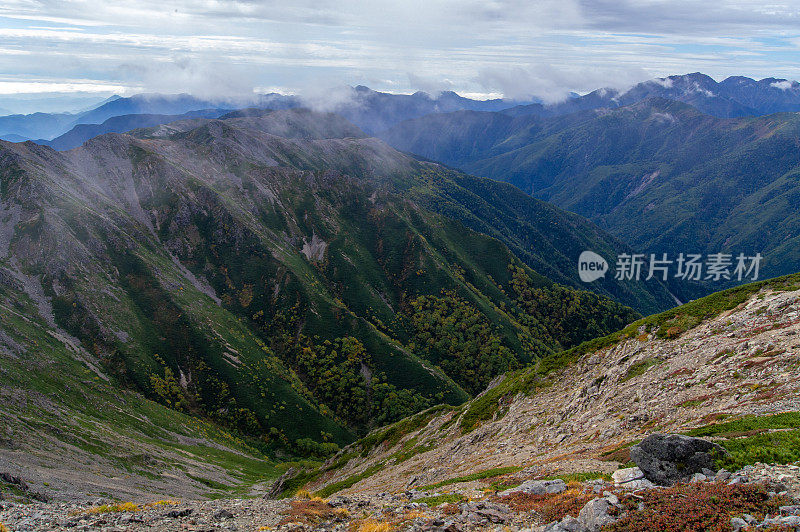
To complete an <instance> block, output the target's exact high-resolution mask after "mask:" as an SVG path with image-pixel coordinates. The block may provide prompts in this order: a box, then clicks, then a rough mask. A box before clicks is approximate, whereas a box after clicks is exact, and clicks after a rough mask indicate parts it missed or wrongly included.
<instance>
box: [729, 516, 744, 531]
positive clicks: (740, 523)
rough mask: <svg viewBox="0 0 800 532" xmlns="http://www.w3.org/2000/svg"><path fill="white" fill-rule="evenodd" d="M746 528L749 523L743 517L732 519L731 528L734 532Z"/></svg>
mask: <svg viewBox="0 0 800 532" xmlns="http://www.w3.org/2000/svg"><path fill="white" fill-rule="evenodd" d="M745 527H747V521H745V520H744V519H742V518H741V517H734V518H733V519H731V528H733V532H739V530H741V529H743V528H745Z"/></svg>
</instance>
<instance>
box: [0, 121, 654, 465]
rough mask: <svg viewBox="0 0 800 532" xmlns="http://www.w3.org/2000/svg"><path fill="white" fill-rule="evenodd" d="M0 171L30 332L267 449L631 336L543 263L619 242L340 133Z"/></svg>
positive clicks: (293, 130)
mask: <svg viewBox="0 0 800 532" xmlns="http://www.w3.org/2000/svg"><path fill="white" fill-rule="evenodd" d="M0 171H2V175H1V177H2V189H1V190H0V193H1V194H2V217H1V218H0V220H2V231H0V235H2V239H0V244H2V246H0V251H2V253H0V272H1V273H3V275H4V278H5V279H8V280H11V281H9V283H8V286H7V288H6V289H7V290H9V293H10V294H13V295H14V297H16V298H20V299H21V298H25V297H27V298H30V299H32V300H33V302H34V303H35V306H36V309H37V314H38V317H37V316H34V317H33V318H35V319H38V320H44V321H45V322H46V323H47V324H48V327H49V328H51V329H52V330H53V331H56V332H57V333H58V334H69V335H71V336H74V337H75V338H77V340H78V341H79V342H80V344H81V345H82V346H83V348H85V349H86V351H87V352H89V353H91V354H92V356H94V357H97V359H98V360H99V364H100V367H102V368H103V369H104V371H106V372H107V373H108V374H109V375H110V378H111V379H112V380H113V382H115V383H118V384H121V385H123V386H126V387H127V388H130V389H132V390H137V391H139V392H141V393H142V394H144V395H145V396H146V397H149V398H151V399H153V400H155V401H157V402H159V403H161V404H163V405H166V406H168V407H170V408H172V409H174V410H177V411H181V412H184V413H188V414H193V415H199V416H202V417H204V418H206V419H209V420H211V421H214V422H216V423H218V424H220V425H223V426H225V427H228V428H230V429H232V430H235V431H237V432H239V433H241V434H245V435H248V436H250V437H257V438H259V439H260V441H261V444H262V445H266V446H267V448H271V449H277V448H280V449H286V448H288V449H289V450H290V451H292V452H294V453H299V454H310V455H323V454H325V453H327V452H329V450H330V449H331V446H332V444H333V443H338V444H341V443H344V442H347V441H350V440H351V439H352V438H353V437H354V435H356V434H358V433H363V431H364V430H366V429H368V428H369V427H372V426H374V425H376V424H381V423H385V422H388V421H392V420H395V419H399V418H401V417H403V416H406V415H408V414H410V413H413V412H416V411H419V410H421V409H423V408H426V407H428V406H431V405H433V404H438V403H440V402H446V403H451V404H458V403H461V402H463V401H464V400H466V399H467V398H468V397H469V396H470V395H471V394H473V393H476V392H477V391H479V390H481V389H482V388H483V387H484V386H485V385H486V384H487V383H488V382H489V381H490V380H491V379H492V378H493V377H494V376H496V375H498V374H500V373H503V372H505V371H508V370H510V369H514V368H517V367H521V366H523V365H525V364H527V363H530V362H532V361H533V360H535V359H536V358H538V357H541V356H546V355H549V354H552V353H554V352H557V351H559V350H561V349H563V348H568V347H570V346H572V345H576V344H577V343H580V342H582V341H584V340H587V339H590V338H592V337H595V336H598V335H601V334H607V333H608V332H610V331H613V330H617V329H619V328H620V327H621V326H623V325H624V324H626V323H628V322H629V321H631V320H632V319H633V318H635V317H636V314H635V313H634V312H633V311H631V310H630V309H629V308H626V307H623V306H622V305H620V304H618V303H615V302H613V301H612V300H610V299H607V298H605V297H603V296H601V295H597V294H593V293H588V292H581V291H577V290H574V289H571V288H566V287H563V286H560V285H556V284H555V283H554V282H553V280H551V279H550V278H549V277H550V276H552V277H553V278H555V279H556V280H564V279H566V280H571V279H569V278H568V277H566V278H564V279H562V278H560V277H558V275H557V274H558V272H559V271H560V269H559V268H558V267H555V266H552V264H554V263H551V268H550V270H547V269H546V268H545V266H547V264H548V254H552V253H553V251H548V249H551V248H552V249H553V250H555V249H556V248H557V249H558V251H560V252H561V254H562V256H563V257H564V259H563V260H565V261H566V260H567V256H568V255H567V254H565V250H567V249H572V248H575V249H578V248H580V247H581V246H582V245H583V244H584V242H588V241H591V242H593V243H599V244H600V245H605V246H609V247H610V246H618V245H619V244H618V243H616V242H614V241H613V240H612V239H609V238H608V237H607V236H605V235H604V234H603V233H602V232H600V231H599V230H597V229H596V228H594V227H593V226H591V225H590V224H586V223H584V222H582V221H581V220H580V219H579V218H577V217H574V216H570V215H566V214H563V213H560V212H558V211H556V210H555V209H552V208H550V207H546V206H544V205H543V204H541V202H535V203H531V202H530V200H527V198H526V197H525V196H524V195H523V194H521V193H518V191H515V190H514V189H512V188H511V187H508V188H506V187H500V189H498V190H501V191H503V192H499V193H497V194H494V193H492V192H491V191H490V189H491V186H490V183H488V182H487V181H486V180H481V179H474V178H470V177H468V176H463V175H461V174H458V173H455V172H451V171H448V170H446V169H443V168H442V167H440V166H438V165H430V164H425V163H418V162H417V161H414V160H413V159H411V158H409V157H407V156H405V155H403V154H401V153H399V152H397V151H395V150H393V149H391V148H389V147H388V146H387V145H386V144H384V143H383V142H381V141H379V140H377V139H373V138H365V137H364V135H363V134H362V133H360V131H358V130H356V129H355V128H354V127H353V126H352V125H350V124H349V123H347V122H345V121H343V120H341V119H339V118H336V117H335V116H333V115H318V114H313V113H309V112H306V111H291V112H275V113H267V114H263V113H262V114H261V115H258V114H256V115H253V114H252V113H243V114H234V115H231V116H230V117H228V118H226V119H224V120H195V121H185V122H180V123H176V124H169V125H164V126H158V127H156V128H153V129H149V130H140V131H137V132H135V134H134V135H117V134H110V135H104V136H101V137H98V138H95V139H93V140H91V141H90V142H88V143H87V144H85V145H84V146H83V147H81V148H78V149H75V150H71V151H68V152H55V151H53V150H51V149H49V148H46V147H42V146H37V145H35V144H32V143H26V144H3V145H2V152H1V153H0ZM511 200H514V201H511ZM492 202H506V203H507V204H506V205H494V206H493V204H492ZM514 202H516V203H514ZM535 216H540V217H541V218H540V219H536V218H535ZM551 216H552V218H548V217H551ZM497 221H500V222H502V223H499V224H497V225H496V226H495V224H496V222H497ZM548 224H550V225H551V227H550V229H548ZM469 227H471V228H473V229H476V230H478V231H484V232H486V233H489V235H491V236H488V235H485V234H481V233H479V232H476V231H473V230H471V229H470V228H469ZM529 228H536V231H535V232H532V233H531V234H529V235H525V232H526V231H527V230H528V229H529ZM493 237H497V238H493ZM498 238H499V239H502V240H503V241H505V242H508V243H509V245H511V246H512V249H513V248H514V247H516V248H517V250H518V252H519V254H520V256H519V257H518V256H516V255H515V254H514V253H513V252H512V251H510V250H509V248H508V247H507V246H506V245H504V244H503V243H502V242H501V241H500V240H498ZM547 246H550V248H548V247H547ZM526 249H528V251H527V255H526V254H525V253H523V251H525V250H526ZM559 260H561V258H559ZM526 263H528V264H541V265H542V269H543V270H545V271H543V272H541V273H537V272H535V271H534V270H532V269H531V268H530V267H529V266H528V265H526ZM565 264H566V263H565ZM571 269H572V268H571ZM562 275H563V274H562ZM573 275H574V274H573ZM599 289H603V288H602V287H601V288H599ZM612 289H617V290H618V291H619V293H620V294H623V295H624V296H626V297H628V298H630V299H633V298H635V297H637V292H635V291H633V290H630V289H626V288H625V287H624V286H619V287H615V286H613V285H612V286H611V287H610V288H607V290H608V292H609V293H613V292H612ZM649 290H650V291H646V292H641V294H643V295H644V296H646V297H649V298H650V299H649V300H648V301H649V304H654V305H655V304H658V302H659V299H658V298H661V300H662V301H663V300H664V299H666V298H667V297H668V293H667V292H666V290H665V289H664V288H663V287H660V286H655V287H654V288H650V289H649ZM22 313H23V314H25V313H28V314H29V313H30V309H27V310H25V312H22ZM33 318H32V319H33ZM326 442H327V443H326Z"/></svg>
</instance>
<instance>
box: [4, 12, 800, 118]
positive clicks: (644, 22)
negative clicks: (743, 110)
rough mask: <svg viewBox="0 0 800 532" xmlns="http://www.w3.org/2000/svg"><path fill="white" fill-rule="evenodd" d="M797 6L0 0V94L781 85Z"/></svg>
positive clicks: (511, 92) (526, 91)
mask: <svg viewBox="0 0 800 532" xmlns="http://www.w3.org/2000/svg"><path fill="white" fill-rule="evenodd" d="M798 59H800V5H798V4H797V2H793V3H789V2H786V3H783V4H782V3H770V4H764V3H763V2H756V1H749V0H735V1H734V0H722V1H721V2H715V3H709V2H705V1H702V2H701V1H698V0H672V1H661V0H648V1H641V0H636V1H634V0H613V1H612V0H541V1H538V2H530V1H529V0H462V1H460V2H453V1H452V0H409V1H407V2H388V1H383V0H379V1H375V0H373V1H366V0H337V1H333V0H295V1H292V2H288V1H283V2H281V1H277V2H276V1H269V2H267V1H262V0H173V1H163V0H162V1H158V2H156V1H154V0H140V1H138V2H121V1H118V0H6V1H5V2H3V4H2V5H0V72H2V73H6V74H0V102H4V100H3V98H2V95H3V94H6V95H8V94H19V93H47V94H52V93H65V92H81V93H96V94H98V95H107V94H111V93H114V92H128V93H131V92H138V91H160V92H192V93H194V94H197V95H200V96H207V97H212V96H227V97H238V95H244V94H250V93H252V91H253V89H254V88H260V89H261V90H282V91H289V92H298V91H310V92H315V91H317V92H318V91H320V90H322V89H324V88H326V87H330V86H338V85H342V84H349V85H355V84H366V85H369V86H371V87H373V88H377V89H382V90H390V91H401V92H408V91H413V90H416V89H426V90H443V89H451V90H456V91H459V92H465V93H472V94H486V95H490V94H492V95H496V94H503V95H505V96H508V97H516V98H525V97H529V96H537V97H541V98H543V99H545V100H547V101H556V100H559V99H562V98H564V97H566V95H567V94H568V92H569V91H588V90H591V89H594V88H597V87H599V86H612V87H618V88H623V87H624V86H625V85H630V84H632V83H634V82H636V81H641V80H642V79H645V78H651V77H657V76H658V77H663V76H666V75H669V74H676V73H685V72H690V71H703V72H705V73H707V74H710V75H712V76H714V77H717V78H722V77H725V76H728V75H734V74H742V75H749V76H752V77H768V76H774V77H785V78H791V79H794V78H797V77H800V76H798V67H797V65H798V64H800V61H798ZM4 106H5V105H4Z"/></svg>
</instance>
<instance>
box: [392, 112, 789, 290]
mask: <svg viewBox="0 0 800 532" xmlns="http://www.w3.org/2000/svg"><path fill="white" fill-rule="evenodd" d="M798 126H800V115H798V114H796V113H779V114H773V115H767V116H760V117H747V118H717V117H714V116H711V115H709V114H706V113H702V112H700V111H698V110H697V109H696V108H694V107H692V106H690V105H688V104H685V103H682V102H678V101H674V100H667V99H664V98H649V99H646V100H643V101H640V102H637V103H634V104H630V105H627V106H625V107H616V108H613V109H596V110H587V111H580V112H576V113H572V114H569V115H565V116H558V117H546V118H542V117H537V116H533V115H521V116H509V115H508V114H505V113H475V112H466V111H462V112H457V113H449V114H437V115H429V116H426V117H422V118H419V119H416V120H411V121H407V122H404V123H402V124H399V125H397V126H395V127H394V128H391V129H389V130H388V131H386V132H383V133H381V135H380V136H381V137H382V138H383V139H384V140H386V141H387V142H388V143H389V144H391V145H392V146H394V147H396V148H398V149H400V150H403V151H407V152H411V153H415V154H418V155H420V156H423V157H426V158H429V159H432V160H438V161H442V162H444V163H445V164H448V165H451V166H454V167H457V168H461V169H463V170H464V171H467V172H470V173H472V174H476V175H481V176H485V177H489V178H492V179H498V180H502V181H507V182H510V183H512V184H514V185H516V186H517V187H519V188H520V189H522V190H523V191H525V192H527V193H529V194H531V195H533V196H535V197H537V198H540V199H543V200H546V201H548V202H550V203H552V204H554V205H557V206H559V207H561V208H563V209H566V210H569V211H572V212H575V213H577V214H580V215H582V216H585V217H587V218H589V219H591V220H593V221H595V222H596V223H597V224H598V225H599V226H600V227H602V228H604V229H606V230H608V231H609V232H611V233H612V234H614V235H615V236H617V237H619V238H620V239H621V240H623V241H624V242H626V243H628V244H630V245H631V246H633V247H634V248H635V249H636V250H638V251H639V252H641V253H657V254H660V253H669V254H670V255H671V256H672V257H673V258H674V257H677V256H678V254H679V253H687V254H688V253H701V254H710V253H718V252H728V253H734V254H737V253H740V252H741V253H745V254H746V255H748V256H754V255H755V253H761V254H762V255H763V256H764V262H763V270H762V273H763V274H764V275H766V276H777V275H782V274H786V273H791V272H794V271H797V270H800V255H798V251H797V250H798V249H800V242H799V241H798V234H799V233H798V229H800V219H798V216H797V212H796V209H795V207H794V206H795V205H796V203H797V200H798V198H800V196H798V193H800V189H798V182H797V176H798V172H800V156H798V153H800V152H798V150H797V146H798V142H800V129H798Z"/></svg>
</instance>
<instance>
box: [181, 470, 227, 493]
mask: <svg viewBox="0 0 800 532" xmlns="http://www.w3.org/2000/svg"><path fill="white" fill-rule="evenodd" d="M186 476H187V477H189V478H190V479H192V480H196V481H197V482H199V483H200V484H203V485H204V486H207V487H209V488H211V489H212V490H220V491H227V490H229V489H231V488H232V486H228V485H227V484H223V483H222V482H217V481H216V480H211V479H210V478H204V477H201V476H199V475H192V474H191V473H186Z"/></svg>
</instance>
